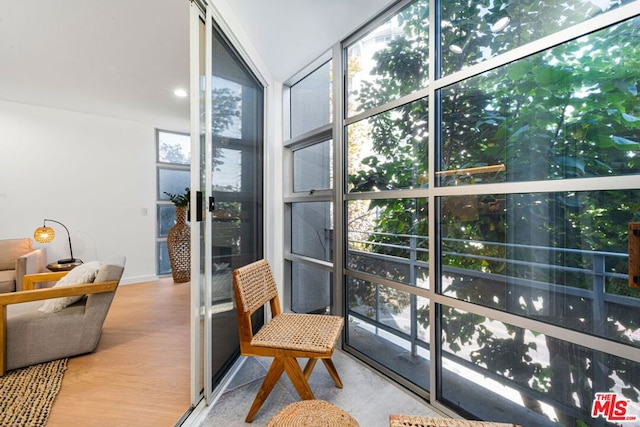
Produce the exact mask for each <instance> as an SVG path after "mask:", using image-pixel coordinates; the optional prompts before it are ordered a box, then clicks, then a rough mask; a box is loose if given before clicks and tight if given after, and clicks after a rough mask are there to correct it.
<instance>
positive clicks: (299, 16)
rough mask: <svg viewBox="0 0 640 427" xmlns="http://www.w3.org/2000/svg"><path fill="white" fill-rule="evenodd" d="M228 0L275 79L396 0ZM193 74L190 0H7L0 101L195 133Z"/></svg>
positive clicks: (0, 9)
mask: <svg viewBox="0 0 640 427" xmlns="http://www.w3.org/2000/svg"><path fill="white" fill-rule="evenodd" d="M220 1H225V0H220ZM226 1H227V3H226V4H227V5H228V6H229V8H230V9H231V10H232V11H233V14H234V15H235V17H233V18H234V20H235V21H237V22H238V23H239V24H240V26H241V27H242V28H243V30H244V32H245V33H246V35H247V36H248V38H249V39H250V40H251V41H252V43H253V45H254V47H255V50H256V51H257V52H258V54H259V55H260V60H261V62H262V63H264V64H265V66H266V67H267V69H268V72H269V73H270V74H271V76H272V77H273V78H274V79H275V80H276V81H284V80H286V79H287V78H289V77H291V76H292V75H293V74H294V73H296V72H297V71H299V70H300V69H301V68H302V67H304V66H305V65H307V64H308V63H309V62H310V61H312V60H313V59H315V58H317V57H318V56H319V55H321V54H322V53H323V52H325V51H326V50H327V49H328V48H329V47H330V46H331V45H332V44H334V43H335V42H337V41H339V40H341V39H342V38H344V37H345V36H347V35H348V34H350V33H351V32H352V31H353V30H355V29H356V28H357V27H358V26H359V25H361V24H362V23H363V22H365V21H366V20H367V19H368V18H370V17H372V16H374V15H375V14H376V13H377V12H379V11H380V10H381V9H382V8H383V7H384V6H385V5H386V4H388V3H389V2H390V0H322V1H319V0H268V1H266V0H226ZM188 79H189V2H188V0H107V1H97V0H38V1H17V0H0V99H2V100H6V101H13V102H20V103H27V104H32V105H39V106H45V107H52V108H59V109H65V110H70V111H78V112H84V113H90V114H98V115H104V116H110V117H117V118H124V119H129V120H134V121H140V122H144V123H150V124H152V125H153V126H158V127H163V128H165V129H168V128H172V129H176V130H188V118H189V108H188V98H176V97H175V96H174V95H173V90H174V89H176V88H178V87H182V88H185V89H186V88H188V86H189V81H188Z"/></svg>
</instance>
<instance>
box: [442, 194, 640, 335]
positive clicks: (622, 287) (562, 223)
mask: <svg viewBox="0 0 640 427" xmlns="http://www.w3.org/2000/svg"><path fill="white" fill-rule="evenodd" d="M440 200H441V206H442V209H441V210H442V217H441V221H440V227H441V228H440V235H441V237H442V243H441V244H442V253H443V256H442V258H441V259H442V278H441V279H442V293H443V294H445V295H448V296H451V297H454V298H458V299H461V300H465V301H470V302H473V303H476V304H480V305H484V306H488V307H492V308H495V309H499V310H503V311H508V312H511V313H516V314H520V315H523V316H526V317H531V318H535V319H538V320H542V321H546V322H549V323H553V324H556V325H560V326H563V327H565V328H568V329H574V330H578V331H581V332H585V333H590V334H593V335H597V336H601V337H605V338H608V339H611V340H615V341H619V342H623V343H631V344H633V345H635V346H637V347H640V333H639V332H640V310H639V308H640V289H631V288H629V287H628V274H627V273H628V266H627V260H628V255H627V250H628V245H629V243H628V237H627V223H629V222H638V221H640V210H639V209H638V200H640V190H619V191H593V192H566V193H535V194H510V195H504V194H503V195H484V196H456V197H453V196H452V197H443V198H442V199H440Z"/></svg>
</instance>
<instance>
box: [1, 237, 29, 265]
mask: <svg viewBox="0 0 640 427" xmlns="http://www.w3.org/2000/svg"><path fill="white" fill-rule="evenodd" d="M31 248H32V242H31V239H6V240H0V270H15V269H16V261H17V260H18V257H19V256H22V255H24V254H26V253H29V252H30V251H31Z"/></svg>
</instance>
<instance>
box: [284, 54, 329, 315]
mask: <svg viewBox="0 0 640 427" xmlns="http://www.w3.org/2000/svg"><path fill="white" fill-rule="evenodd" d="M330 59H331V57H330V55H329V54H327V55H325V56H323V57H322V58H320V59H319V60H318V61H317V62H316V63H314V64H313V65H312V66H311V67H310V68H311V70H306V71H304V72H302V73H301V75H300V76H299V77H298V78H296V79H294V81H293V84H292V85H291V86H290V87H289V89H288V91H287V96H286V100H287V101H288V102H287V104H288V105H289V106H290V109H289V110H290V112H291V115H290V126H289V127H287V129H286V130H285V132H286V134H287V135H288V137H289V138H288V139H287V143H286V147H287V159H286V161H285V164H287V165H289V168H290V171H291V173H290V174H289V175H288V180H287V183H286V186H285V188H286V194H287V196H286V197H285V200H286V209H285V212H286V220H287V223H288V227H287V229H288V230H289V231H290V232H289V233H288V235H287V237H286V239H285V240H286V242H285V247H286V248H287V253H286V255H285V260H286V269H285V271H286V274H285V276H286V280H287V281H288V282H293V283H297V284H299V285H298V286H293V287H287V292H285V295H284V298H283V301H284V304H285V308H287V309H291V310H292V311H295V312H298V313H325V312H330V311H331V305H332V298H331V293H332V284H333V273H332V272H333V257H334V253H333V252H334V249H333V247H334V237H333V233H334V215H333V198H334V193H333V188H334V182H333V181H334V177H333V159H334V157H333V128H332V121H333V120H332V113H333V111H332V104H331V102H332V93H333V91H332V79H331V73H332V68H331V67H332V61H331V60H330Z"/></svg>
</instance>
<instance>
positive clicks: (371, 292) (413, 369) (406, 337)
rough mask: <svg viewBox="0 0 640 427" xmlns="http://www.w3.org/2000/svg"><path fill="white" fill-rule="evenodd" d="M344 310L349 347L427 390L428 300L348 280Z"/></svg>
mask: <svg viewBox="0 0 640 427" xmlns="http://www.w3.org/2000/svg"><path fill="white" fill-rule="evenodd" d="M347 309H348V313H349V317H348V319H349V321H348V322H347V323H348V331H347V342H348V344H349V346H351V347H353V348H355V349H357V350H358V351H360V352H362V353H363V354H365V355H367V356H368V357H370V358H372V359H373V360H375V361H377V362H380V363H382V364H383V365H384V366H385V367H387V368H388V369H391V370H392V371H394V372H396V373H397V374H399V375H401V376H402V377H404V378H406V379H407V380H409V381H411V382H413V383H414V384H417V385H419V386H420V387H422V388H424V389H425V390H428V389H429V362H428V359H429V352H428V346H427V343H428V340H429V325H428V320H429V304H428V300H427V299H424V298H417V299H416V297H415V296H412V295H410V294H409V293H407V292H402V291H399V290H397V289H393V288H390V287H387V286H382V285H376V284H373V283H371V282H367V281H364V280H359V279H355V278H348V283H347ZM412 312H416V313H417V314H418V316H417V320H416V321H415V323H412V320H411V313H412ZM412 336H415V337H416V339H412V338H411V337H412Z"/></svg>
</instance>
